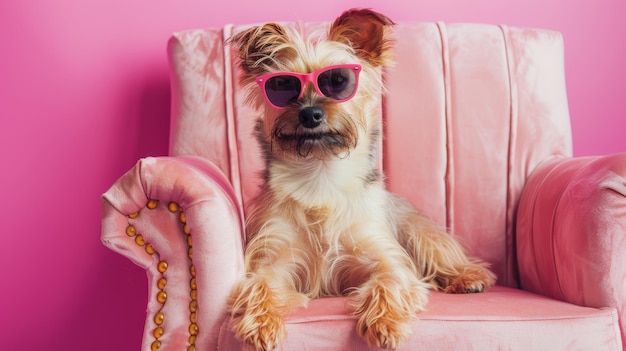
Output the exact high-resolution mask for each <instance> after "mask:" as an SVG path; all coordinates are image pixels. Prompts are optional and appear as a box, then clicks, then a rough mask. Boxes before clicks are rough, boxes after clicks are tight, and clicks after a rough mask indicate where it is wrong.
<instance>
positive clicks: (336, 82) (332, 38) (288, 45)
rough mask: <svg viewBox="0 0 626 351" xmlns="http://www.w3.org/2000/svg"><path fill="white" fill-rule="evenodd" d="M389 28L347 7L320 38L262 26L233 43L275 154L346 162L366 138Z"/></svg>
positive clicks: (380, 18)
mask: <svg viewBox="0 0 626 351" xmlns="http://www.w3.org/2000/svg"><path fill="white" fill-rule="evenodd" d="M393 24H394V23H393V22H392V21H391V20H390V19H389V18H387V17H386V16H384V15H382V14H379V13H376V12H374V11H371V10H365V9H353V10H349V11H346V12H344V13H343V14H342V15H341V16H339V17H338V18H337V19H336V20H335V21H334V22H333V23H332V24H331V26H330V29H329V30H328V33H325V35H323V36H310V37H307V38H303V36H302V35H301V34H299V33H298V32H296V31H293V30H290V29H288V28H286V27H284V26H282V25H281V24H278V23H266V24H263V25H260V26H257V27H253V28H250V29H248V30H246V31H244V32H241V33H238V34H237V35H236V36H234V37H233V38H232V43H233V44H234V45H235V46H236V48H237V49H238V53H239V58H240V64H241V68H242V70H243V77H242V82H243V83H244V84H246V85H247V86H248V87H249V88H250V95H249V101H250V102H251V103H252V104H254V105H255V106H257V107H259V108H263V109H264V111H265V113H264V118H263V121H262V124H261V125H260V127H259V130H258V132H260V133H261V137H262V138H263V140H262V141H263V142H265V143H266V144H267V145H271V153H272V154H273V155H274V156H280V157H288V158H294V157H295V158H310V157H315V158H318V159H327V158H329V157H344V156H345V155H347V154H348V153H349V152H350V151H351V150H352V149H354V148H355V147H357V145H358V143H359V142H360V140H361V139H362V138H365V137H366V135H367V133H370V132H372V128H374V124H376V123H377V121H375V118H376V117H375V114H374V113H373V110H374V109H375V107H376V106H377V104H378V103H379V99H380V95H381V90H382V81H381V77H380V72H379V71H377V69H376V68H377V67H379V66H387V65H389V64H391V52H390V51H391V50H390V49H391V40H390V38H389V37H390V34H391V27H392V26H393ZM376 128H377V127H376ZM376 132H377V130H376ZM370 138H371V137H370ZM365 139H368V138H365ZM370 141H371V140H370Z"/></svg>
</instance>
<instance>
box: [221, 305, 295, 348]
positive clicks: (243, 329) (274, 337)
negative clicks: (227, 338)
mask: <svg viewBox="0 0 626 351" xmlns="http://www.w3.org/2000/svg"><path fill="white" fill-rule="evenodd" d="M233 331H234V332H235V335H236V336H237V337H238V338H239V339H241V340H242V341H243V342H245V343H246V344H247V345H249V347H251V348H252V349H253V350H257V351H268V350H273V349H275V348H276V346H277V345H278V344H279V343H280V341H281V340H283V339H284V338H285V325H284V322H283V318H282V317H281V316H279V315H275V314H272V313H267V312H266V313H263V314H255V315H251V314H249V313H246V314H242V315H240V316H237V317H235V318H234V319H233Z"/></svg>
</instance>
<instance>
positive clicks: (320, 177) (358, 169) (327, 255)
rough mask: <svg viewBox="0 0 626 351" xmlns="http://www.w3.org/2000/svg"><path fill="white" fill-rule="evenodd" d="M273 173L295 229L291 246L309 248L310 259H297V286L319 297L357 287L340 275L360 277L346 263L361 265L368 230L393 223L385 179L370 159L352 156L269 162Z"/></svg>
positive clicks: (276, 193)
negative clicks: (379, 175) (378, 174)
mask: <svg viewBox="0 0 626 351" xmlns="http://www.w3.org/2000/svg"><path fill="white" fill-rule="evenodd" d="M269 172H270V177H269V187H270V189H271V190H272V193H273V196H274V199H273V200H274V201H276V202H277V203H278V204H279V206H277V209H278V210H279V211H282V212H280V213H279V216H281V217H282V218H283V220H285V221H286V222H288V223H289V224H290V226H291V228H292V229H293V236H294V240H293V246H292V250H298V251H301V250H304V251H307V254H306V255H305V257H307V261H302V262H295V264H297V265H300V266H301V267H302V269H301V270H300V271H301V274H300V276H299V280H300V282H299V283H300V284H299V285H300V289H299V290H301V291H302V292H305V293H306V294H307V295H309V296H311V297H315V296H323V295H338V294H341V293H343V292H344V290H345V289H346V288H347V287H352V286H356V285H358V282H356V281H346V280H345V279H343V280H342V279H338V278H339V277H342V276H343V277H346V276H350V277H352V278H354V279H360V278H358V277H359V274H354V273H351V274H346V272H345V269H346V267H355V266H360V265H355V264H354V261H355V260H359V259H363V258H364V257H365V256H366V255H367V252H366V249H364V248H363V247H360V245H359V242H362V239H360V238H361V237H362V236H363V235H367V233H366V232H367V231H368V230H379V231H380V230H385V229H387V230H388V228H385V229H383V228H377V226H378V225H381V224H382V223H389V222H388V210H389V209H388V208H387V204H388V193H387V192H386V190H385V189H384V185H383V182H382V180H381V177H372V176H371V173H372V172H373V170H372V164H371V161H369V160H368V158H367V157H351V156H348V157H346V158H344V159H336V160H330V161H328V160H327V161H320V160H298V161H293V162H282V161H281V162H273V163H271V164H270V169H269ZM368 223H376V225H373V226H370V225H368ZM295 256H299V255H294V257H295ZM305 267H306V269H305Z"/></svg>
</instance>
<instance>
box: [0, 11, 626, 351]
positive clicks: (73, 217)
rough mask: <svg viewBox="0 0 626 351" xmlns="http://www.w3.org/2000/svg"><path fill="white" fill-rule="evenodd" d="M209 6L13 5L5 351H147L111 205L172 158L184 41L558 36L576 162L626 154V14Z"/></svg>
mask: <svg viewBox="0 0 626 351" xmlns="http://www.w3.org/2000/svg"><path fill="white" fill-rule="evenodd" d="M211 3H213V4H215V3H216V2H211V1H207V0H205V1H199V0H187V1H172V0H170V1H166V0H150V1H147V0H134V1H133V0H106V1H104V0H93V1H83V0H50V1H35V0H8V1H7V0H3V1H1V2H0V155H1V162H2V165H3V166H2V176H1V181H0V235H2V239H3V240H2V244H0V268H1V269H2V278H1V279H0V282H1V283H0V342H1V344H2V345H3V346H2V349H5V350H94V351H95V350H137V349H138V348H139V344H140V338H141V333H142V325H143V318H144V308H145V301H146V296H145V295H146V288H145V283H146V278H145V274H144V272H143V271H142V270H141V269H139V268H137V267H135V266H134V265H132V264H131V263H130V262H129V261H127V260H126V259H124V258H122V257H119V256H117V255H116V254H114V253H112V252H109V251H108V250H107V249H105V248H104V247H103V246H102V245H101V243H100V239H99V236H100V194H101V193H102V192H104V191H105V190H106V189H107V188H108V187H109V186H110V185H111V184H112V183H113V182H114V181H115V179H117V177H119V176H120V175H122V174H123V173H124V172H125V171H126V170H127V169H129V168H130V167H131V166H132V165H133V164H134V163H135V161H136V160H137V159H138V158H140V157H143V156H147V155H163V154H166V152H167V143H168V140H167V136H168V130H167V128H168V114H169V101H168V99H169V82H168V73H167V72H168V71H167V60H166V56H165V43H166V41H167V39H168V37H169V35H170V33H171V32H173V31H177V30H182V29H186V28H195V27H215V26H222V25H224V24H226V23H229V22H235V23H247V22H257V21H262V20H267V19H279V20H294V19H302V20H330V19H333V18H334V17H335V16H337V15H338V14H339V13H340V12H341V11H342V10H343V9H346V8H349V7H355V6H358V7H373V8H375V9H377V10H379V11H381V12H384V13H386V14H387V15H389V16H390V17H392V18H393V19H395V20H397V21H409V20H420V21H438V20H441V21H447V22H455V21H460V22H489V23H505V24H510V25H516V26H529V27H543V28H550V29H555V30H558V31H560V32H562V33H563V34H564V36H565V42H566V67H567V79H568V81H567V82H568V91H569V98H570V106H571V115H572V126H573V134H574V143H575V153H576V155H591V154H604V153H611V152H618V151H626V138H625V137H624V134H625V133H624V131H626V102H625V101H626V94H625V91H626V89H625V88H626V83H625V82H626V67H625V65H624V63H625V62H626V25H625V23H626V2H625V1H624V0H597V1H583V0H526V1H512V0H501V1H493V0H492V1H489V0H472V1H467V0H436V1H433V0H431V1H424V0H411V1H409V0H406V1H402V2H401V1H375V0H360V1H357V0H347V1H336V0H317V1H314V2H311V4H310V5H306V3H303V2H301V1H286V0H267V1H256V0H230V1H227V2H224V3H223V4H220V5H211ZM302 9H306V10H305V11H303V10H302ZM88 344H92V345H91V346H88Z"/></svg>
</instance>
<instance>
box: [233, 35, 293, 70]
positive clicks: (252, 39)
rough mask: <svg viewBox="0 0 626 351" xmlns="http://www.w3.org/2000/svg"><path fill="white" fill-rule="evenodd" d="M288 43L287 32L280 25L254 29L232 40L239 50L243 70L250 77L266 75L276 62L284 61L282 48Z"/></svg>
mask: <svg viewBox="0 0 626 351" xmlns="http://www.w3.org/2000/svg"><path fill="white" fill-rule="evenodd" d="M288 41H289V38H288V36H287V31H286V30H285V28H284V27H283V26H282V25H280V24H278V23H265V24H263V25H260V26H257V27H252V28H250V29H247V30H245V31H243V32H240V33H238V34H236V35H235V36H233V37H232V38H231V42H232V43H233V44H235V46H236V47H237V48H238V50H239V58H240V59H241V68H242V69H243V70H244V72H246V73H247V74H248V75H259V74H263V73H266V72H268V71H269V68H270V67H272V66H274V65H273V64H274V63H275V62H276V60H281V59H284V57H281V56H284V53H282V52H281V50H280V47H281V46H283V45H284V44H286V43H287V42H288Z"/></svg>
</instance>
